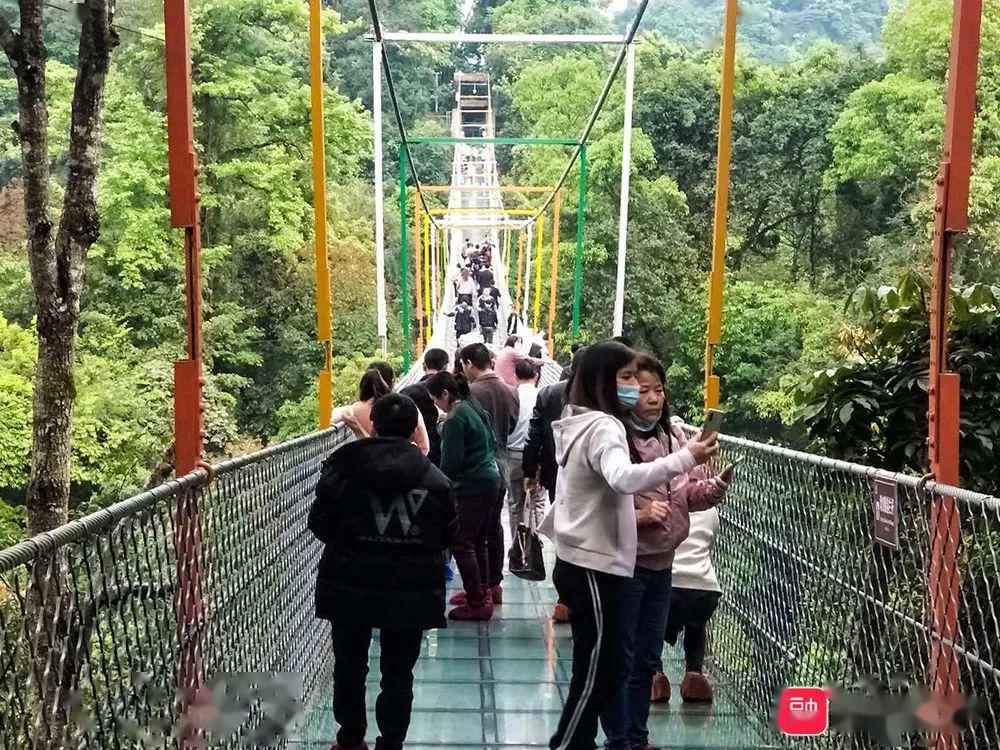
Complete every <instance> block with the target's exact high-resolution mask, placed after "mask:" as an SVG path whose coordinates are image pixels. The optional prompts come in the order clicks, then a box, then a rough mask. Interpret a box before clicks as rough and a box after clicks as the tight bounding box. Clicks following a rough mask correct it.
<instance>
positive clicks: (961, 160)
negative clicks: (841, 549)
mask: <svg viewBox="0 0 1000 750" xmlns="http://www.w3.org/2000/svg"><path fill="white" fill-rule="evenodd" d="M982 12H983V5H982V0H955V4H954V11H953V23H952V32H951V33H952V39H951V60H950V63H949V69H948V109H947V119H946V122H945V133H944V148H943V151H942V158H941V166H940V169H939V171H938V176H937V181H936V182H937V201H936V204H935V206H934V278H933V282H932V285H931V304H930V308H931V309H930V373H929V383H928V388H927V394H928V407H929V408H928V412H927V426H928V437H927V445H928V448H929V452H930V462H931V473H933V475H934V477H935V479H937V481H939V482H943V483H945V484H950V485H957V484H958V479H959V476H958V475H959V461H958V456H959V453H958V442H959V441H958V438H959V388H960V382H959V375H958V373H955V372H951V371H949V369H948V314H949V303H950V295H951V264H952V252H953V248H954V242H955V237H956V236H957V235H959V234H962V233H965V232H967V231H968V229H969V191H970V182H971V178H972V146H973V131H974V127H975V117H976V83H977V79H978V74H979V43H980V31H981V25H982ZM960 534H961V529H960V526H959V514H958V508H957V507H956V505H955V500H954V499H953V498H950V497H943V496H941V495H935V497H934V500H933V502H932V503H931V535H932V538H931V564H930V571H929V581H928V586H929V589H930V609H931V617H932V624H931V628H932V629H931V635H932V641H931V657H930V659H931V663H930V667H929V678H930V681H931V688H932V690H934V691H935V692H936V693H939V694H954V693H956V692H957V691H958V688H959V683H958V660H957V658H956V655H955V651H954V648H953V647H952V644H953V643H955V641H956V637H957V635H958V601H959V595H960V591H959V585H960V581H959V569H958V547H959V542H960ZM956 746H957V738H956V737H954V736H952V735H944V734H940V735H937V737H936V740H935V747H937V748H938V749H939V750H944V749H945V748H954V747H956Z"/></svg>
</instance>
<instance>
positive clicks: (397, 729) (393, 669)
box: [331, 620, 424, 750]
mask: <svg viewBox="0 0 1000 750" xmlns="http://www.w3.org/2000/svg"><path fill="white" fill-rule="evenodd" d="M331 625H332V628H333V656H334V665H333V717H334V718H335V719H336V720H337V723H338V724H339V725H340V731H338V732H337V744H338V745H340V747H342V748H351V747H356V746H358V745H360V744H361V743H363V742H364V741H365V732H366V731H367V729H368V717H367V713H366V707H365V678H366V677H367V676H368V648H369V647H370V646H371V641H372V629H371V627H370V626H368V625H360V624H358V623H353V622H347V621H336V620H335V621H333V622H332V623H331ZM423 636H424V634H423V631H422V630H382V631H380V638H379V640H380V643H381V650H382V654H381V656H380V657H379V670H380V671H381V675H382V683H381V688H382V689H381V692H380V693H379V696H378V700H377V701H376V702H375V720H376V722H377V723H378V731H379V737H378V740H377V741H376V743H375V746H376V747H377V748H379V750H400V748H402V747H403V740H405V739H406V731H407V729H409V727H410V711H411V709H412V707H413V667H414V666H415V665H416V663H417V658H418V657H419V656H420V644H421V642H422V641H423Z"/></svg>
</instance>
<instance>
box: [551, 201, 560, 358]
mask: <svg viewBox="0 0 1000 750" xmlns="http://www.w3.org/2000/svg"><path fill="white" fill-rule="evenodd" d="M560 208H561V201H560V199H559V193H558V192H557V193H556V195H555V198H554V199H553V201H552V258H551V260H550V264H549V265H550V269H549V328H548V342H549V355H550V356H551V355H554V353H555V352H554V347H553V345H552V327H553V325H554V324H555V321H556V287H557V285H558V283H559V209H560Z"/></svg>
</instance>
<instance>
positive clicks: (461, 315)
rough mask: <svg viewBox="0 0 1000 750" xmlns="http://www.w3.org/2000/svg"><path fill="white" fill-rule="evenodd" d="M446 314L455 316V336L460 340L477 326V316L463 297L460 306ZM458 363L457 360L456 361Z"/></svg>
mask: <svg viewBox="0 0 1000 750" xmlns="http://www.w3.org/2000/svg"><path fill="white" fill-rule="evenodd" d="M445 314H446V315H453V316H454V317H455V338H456V340H459V339H461V338H462V336H465V335H466V334H469V333H472V331H473V330H474V329H475V327H476V317H475V315H473V313H472V307H471V306H470V305H469V304H468V303H467V302H466V301H465V300H464V299H463V300H461V301H459V303H458V306H457V307H456V308H455V309H454V310H452V311H451V312H450V313H445ZM456 364H457V362H456Z"/></svg>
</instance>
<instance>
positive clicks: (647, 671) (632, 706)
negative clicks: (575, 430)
mask: <svg viewBox="0 0 1000 750" xmlns="http://www.w3.org/2000/svg"><path fill="white" fill-rule="evenodd" d="M635 367H636V380H637V381H638V383H639V401H638V403H636V405H635V406H634V407H632V412H631V414H630V416H629V420H630V425H631V428H632V429H631V430H630V431H629V434H628V442H629V453H630V455H631V457H632V461H633V462H635V463H648V462H650V461H656V460H658V459H661V458H663V457H665V456H671V455H675V454H677V453H678V452H680V451H684V450H685V449H686V446H687V445H688V439H687V437H686V435H685V434H684V432H683V430H681V428H680V424H679V420H677V421H674V420H672V419H671V417H670V410H669V408H668V405H667V399H666V391H665V387H664V382H665V380H666V372H665V371H664V369H663V365H662V364H661V363H660V362H659V360H657V359H655V358H653V357H650V356H647V355H640V356H639V358H638V359H637V360H636V365H635ZM713 438H714V433H713ZM731 474H732V468H731V467H729V468H727V470H726V471H724V472H723V473H722V474H721V475H720V476H718V477H714V478H706V476H705V469H704V467H703V466H695V467H693V468H691V469H690V470H688V471H685V472H684V473H681V474H679V475H677V476H676V477H674V478H673V479H672V480H670V481H667V482H664V483H663V484H660V485H657V486H656V487H653V488H651V489H648V490H646V491H644V492H638V493H636V495H635V500H634V504H635V516H636V525H637V531H638V542H637V547H636V562H635V573H634V574H633V577H632V578H631V579H629V580H628V581H627V582H626V586H625V596H624V605H623V607H622V611H621V616H622V619H623V621H624V624H623V633H622V641H623V645H624V651H625V675H626V676H625V680H624V682H623V684H622V685H621V689H620V690H619V691H618V692H617V693H615V694H613V695H612V696H611V698H610V699H609V700H608V704H607V707H606V708H605V709H604V712H603V713H602V714H601V725H602V726H603V727H604V734H605V736H606V737H607V740H606V742H605V747H606V748H608V749H609V750H623V749H624V748H626V747H630V748H632V749H633V750H642V748H645V747H646V746H647V745H648V744H649V730H648V727H647V723H648V720H649V704H650V683H651V682H652V680H653V675H654V674H656V673H657V672H658V670H659V668H660V652H661V651H662V649H663V634H664V630H665V629H666V627H667V614H668V610H669V607H670V593H671V572H670V571H671V565H672V563H673V561H674V551H675V550H676V549H677V547H678V545H679V544H680V543H681V542H682V541H683V540H684V538H685V537H686V536H687V535H688V529H689V526H690V520H689V514H690V513H693V512H697V511H702V510H707V509H708V508H712V507H714V506H716V505H718V504H719V503H720V502H722V498H723V495H724V493H725V491H726V487H727V486H728V484H729V478H730V476H731ZM668 684H669V683H668Z"/></svg>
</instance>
